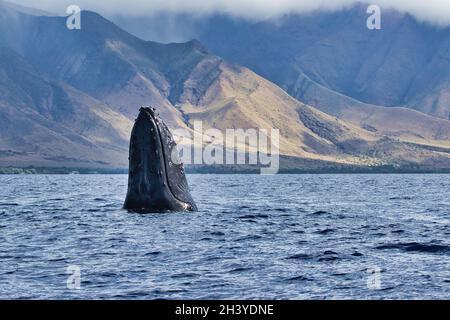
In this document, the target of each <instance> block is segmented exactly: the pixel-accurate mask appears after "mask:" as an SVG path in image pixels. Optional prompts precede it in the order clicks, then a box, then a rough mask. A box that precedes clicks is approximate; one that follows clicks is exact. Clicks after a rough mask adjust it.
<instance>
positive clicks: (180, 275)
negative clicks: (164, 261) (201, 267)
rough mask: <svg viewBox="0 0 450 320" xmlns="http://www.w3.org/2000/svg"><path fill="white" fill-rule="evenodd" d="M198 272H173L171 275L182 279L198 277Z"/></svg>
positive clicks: (173, 277)
mask: <svg viewBox="0 0 450 320" xmlns="http://www.w3.org/2000/svg"><path fill="white" fill-rule="evenodd" d="M196 276H197V274H195V273H177V274H173V275H171V276H170V277H171V278H172V279H181V278H194V277H196Z"/></svg>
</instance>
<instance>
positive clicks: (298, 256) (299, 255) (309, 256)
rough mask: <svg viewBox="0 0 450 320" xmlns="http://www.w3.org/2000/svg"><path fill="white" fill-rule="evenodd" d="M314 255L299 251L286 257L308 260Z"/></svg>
mask: <svg viewBox="0 0 450 320" xmlns="http://www.w3.org/2000/svg"><path fill="white" fill-rule="evenodd" d="M312 258H313V257H312V256H311V255H309V254H306V253H298V254H294V255H292V256H289V257H287V258H285V259H288V260H308V259H312Z"/></svg>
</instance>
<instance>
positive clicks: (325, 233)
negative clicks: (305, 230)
mask: <svg viewBox="0 0 450 320" xmlns="http://www.w3.org/2000/svg"><path fill="white" fill-rule="evenodd" d="M335 231H336V230H334V229H323V230H319V231H316V232H315V233H317V234H322V235H327V234H329V233H333V232H335Z"/></svg>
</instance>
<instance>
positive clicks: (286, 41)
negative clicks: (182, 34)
mask: <svg viewBox="0 0 450 320" xmlns="http://www.w3.org/2000/svg"><path fill="white" fill-rule="evenodd" d="M366 9H367V5H362V4H360V5H356V6H354V7H351V8H348V9H343V10H341V11H334V12H327V11H315V12H312V13H305V14H293V15H287V16H283V17H280V18H277V19H273V20H269V21H262V22H251V21H247V20H240V19H232V18H229V17H226V16H216V17H212V18H210V20H209V22H208V25H207V27H203V28H201V29H200V30H199V34H198V35H197V36H198V39H199V40H200V41H202V42H203V43H204V44H205V45H206V46H208V47H209V48H210V49H211V50H212V51H213V52H214V53H216V54H218V55H220V56H222V57H224V58H226V59H228V60H230V61H233V62H235V63H238V64H241V65H243V66H246V67H249V68H250V69H252V70H254V71H255V72H257V73H258V74H260V75H261V76H263V77H265V78H267V79H269V80H271V81H273V82H274V83H276V84H278V85H279V86H280V87H282V88H283V89H285V90H286V91H287V92H288V93H289V94H291V95H292V96H293V97H295V98H298V99H300V100H302V99H304V98H305V97H306V98H308V100H307V101H305V102H307V103H311V102H313V101H314V98H317V99H320V98H321V95H322V94H330V93H321V92H320V91H321V90H322V88H326V89H329V90H331V91H332V92H334V93H338V94H341V95H343V96H345V97H349V98H351V99H354V100H357V101H358V102H361V103H363V104H371V105H378V106H387V107H407V108H411V109H415V110H418V111H421V112H423V113H427V114H430V115H433V116H438V117H441V118H444V119H449V115H450V42H449V39H450V28H449V27H446V28H442V27H436V26H432V25H429V24H426V23H421V22H419V21H417V20H416V19H414V18H413V17H411V16H410V15H408V14H403V13H399V12H397V11H393V10H390V9H389V10H388V9H383V8H382V16H381V17H382V20H381V21H382V29H381V30H369V29H368V28H367V27H366V19H367V18H368V16H369V15H368V14H367V13H366ZM310 87H314V89H313V90H316V92H315V94H316V97H314V95H315V94H314V93H311V91H310V90H311V88H310ZM334 96H336V94H334ZM321 102H322V103H323V104H324V105H323V106H322V107H323V108H327V110H329V109H332V105H331V104H330V101H321Z"/></svg>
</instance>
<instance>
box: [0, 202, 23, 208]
mask: <svg viewBox="0 0 450 320" xmlns="http://www.w3.org/2000/svg"><path fill="white" fill-rule="evenodd" d="M17 206H19V204H18V203H14V202H11V203H0V207H17Z"/></svg>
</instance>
